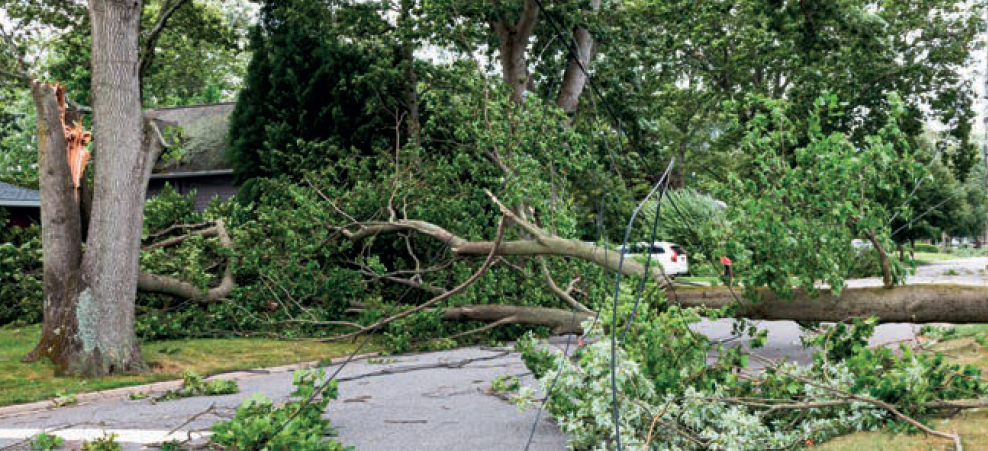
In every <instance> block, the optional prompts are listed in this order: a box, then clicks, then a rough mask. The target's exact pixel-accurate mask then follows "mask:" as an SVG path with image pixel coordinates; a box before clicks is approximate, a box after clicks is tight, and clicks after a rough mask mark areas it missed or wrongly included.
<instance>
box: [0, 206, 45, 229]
mask: <svg viewBox="0 0 988 451" xmlns="http://www.w3.org/2000/svg"><path fill="white" fill-rule="evenodd" d="M0 210H4V211H5V212H6V213H7V220H8V221H10V225H13V226H17V227H27V226H30V225H31V224H41V209H40V208H38V207H0ZM0 216H2V215H0Z"/></svg>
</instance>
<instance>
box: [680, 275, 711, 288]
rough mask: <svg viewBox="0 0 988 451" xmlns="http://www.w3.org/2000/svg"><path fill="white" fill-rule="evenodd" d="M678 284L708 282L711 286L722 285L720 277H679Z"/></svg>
mask: <svg viewBox="0 0 988 451" xmlns="http://www.w3.org/2000/svg"><path fill="white" fill-rule="evenodd" d="M676 281H678V282H708V283H710V285H714V286H716V285H717V284H719V283H720V278H719V277H713V276H679V277H676Z"/></svg>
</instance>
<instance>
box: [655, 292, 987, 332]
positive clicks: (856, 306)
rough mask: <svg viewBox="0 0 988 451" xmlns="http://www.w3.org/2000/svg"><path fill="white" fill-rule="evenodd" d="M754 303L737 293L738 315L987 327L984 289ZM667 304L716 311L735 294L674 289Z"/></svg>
mask: <svg viewBox="0 0 988 451" xmlns="http://www.w3.org/2000/svg"><path fill="white" fill-rule="evenodd" d="M757 293H758V300H757V301H751V300H749V299H746V298H744V297H743V294H742V293H737V296H738V297H739V298H740V300H741V301H740V303H738V304H737V306H736V310H735V312H736V314H737V316H739V317H745V318H749V319H764V320H793V321H844V320H847V319H850V318H863V317H870V316H877V317H878V318H879V320H880V321H881V322H883V323H955V324H966V323H988V288H986V287H979V286H964V285H940V284H921V285H907V286H900V287H896V288H893V289H891V290H890V289H886V288H883V287H869V288H845V289H844V290H843V291H841V294H840V296H834V294H833V292H832V291H831V290H829V289H828V290H820V293H819V296H817V297H810V296H809V295H808V294H807V293H806V291H804V290H802V289H796V290H794V293H793V298H792V299H791V300H787V299H780V298H779V297H777V296H776V295H774V294H772V292H771V291H769V290H767V289H758V290H757ZM668 298H669V299H670V302H674V303H677V304H679V305H682V306H684V307H704V306H705V307H710V308H720V307H725V306H728V305H734V303H735V301H734V293H732V292H731V291H729V290H728V289H726V288H677V289H676V290H675V295H673V294H672V293H670V294H668Z"/></svg>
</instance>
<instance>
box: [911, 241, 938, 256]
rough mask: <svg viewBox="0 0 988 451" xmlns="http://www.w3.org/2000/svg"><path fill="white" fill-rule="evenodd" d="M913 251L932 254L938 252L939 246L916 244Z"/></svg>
mask: <svg viewBox="0 0 988 451" xmlns="http://www.w3.org/2000/svg"><path fill="white" fill-rule="evenodd" d="M915 249H916V252H929V253H933V254H935V253H938V252H940V246H937V245H935V244H926V243H916V247H915Z"/></svg>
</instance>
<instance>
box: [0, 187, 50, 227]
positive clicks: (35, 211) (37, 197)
mask: <svg viewBox="0 0 988 451" xmlns="http://www.w3.org/2000/svg"><path fill="white" fill-rule="evenodd" d="M0 210H5V211H6V212H7V218H8V219H9V221H10V223H11V224H13V225H16V226H20V227H27V226H28V225H30V224H32V223H40V222H41V193H40V192H38V191H35V190H33V189H27V188H21V187H19V186H14V185H10V184H7V183H3V182H0Z"/></svg>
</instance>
